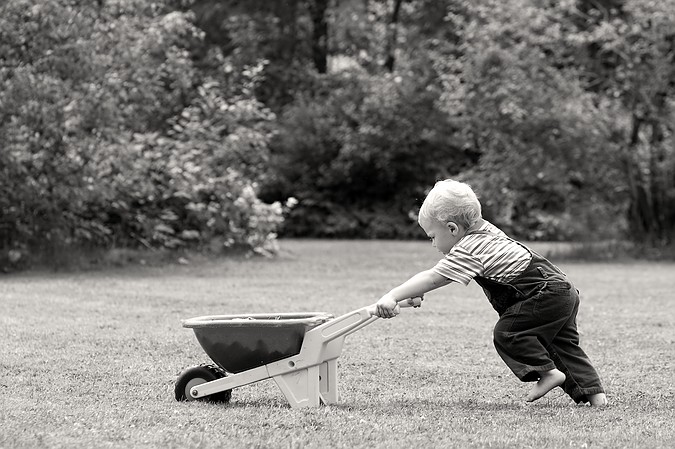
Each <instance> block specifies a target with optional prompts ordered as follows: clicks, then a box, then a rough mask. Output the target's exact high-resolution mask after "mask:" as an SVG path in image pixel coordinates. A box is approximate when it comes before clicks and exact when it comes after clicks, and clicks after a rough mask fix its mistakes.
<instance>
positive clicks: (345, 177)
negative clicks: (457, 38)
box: [263, 71, 468, 238]
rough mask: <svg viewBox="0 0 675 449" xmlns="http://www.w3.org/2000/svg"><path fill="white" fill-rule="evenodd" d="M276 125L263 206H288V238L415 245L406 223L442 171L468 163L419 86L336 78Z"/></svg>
mask: <svg viewBox="0 0 675 449" xmlns="http://www.w3.org/2000/svg"><path fill="white" fill-rule="evenodd" d="M317 84H319V85H320V86H321V88H319V89H316V90H315V91H314V92H313V93H312V95H306V96H303V97H300V98H298V99H297V100H296V102H295V103H294V104H293V105H292V106H291V107H289V108H287V109H286V110H285V112H284V113H283V114H282V115H281V117H280V118H279V121H280V128H281V129H280V132H279V134H278V136H277V137H276V138H275V139H274V140H273V141H272V143H271V151H272V165H273V166H274V167H275V172H274V177H273V178H272V179H269V180H268V181H267V182H266V183H265V184H264V189H263V191H264V194H265V197H266V198H268V199H276V200H279V199H283V198H287V197H295V198H297V200H298V205H297V206H296V207H295V208H293V209H292V211H291V212H290V213H289V214H288V216H287V220H286V223H285V226H284V228H283V232H284V234H285V235H304V236H328V237H373V238H375V237H378V238H379V237H386V238H395V237H398V238H402V237H413V236H419V233H418V230H417V229H416V226H415V222H414V220H412V219H411V213H412V212H413V211H415V210H416V208H417V207H419V204H420V203H421V200H422V199H423V197H424V189H425V188H427V187H428V184H429V182H430V180H433V179H435V178H437V177H439V176H442V174H443V173H442V172H441V171H442V170H443V168H442V167H453V169H454V170H459V169H460V167H462V166H463V165H465V164H466V162H467V158H468V157H467V155H466V154H465V152H464V151H463V149H462V147H461V142H457V141H456V140H455V139H454V134H453V133H454V131H455V130H456V126H455V125H454V124H453V123H452V122H450V121H449V120H448V118H447V115H446V114H444V113H442V112H440V111H438V109H437V108H436V107H435V101H436V98H437V94H438V92H436V91H435V90H434V89H433V86H432V85H427V84H425V83H424V82H423V81H422V80H419V79H413V78H404V77H400V76H394V75H391V74H385V75H369V74H367V73H365V72H362V71H343V72H339V73H335V74H331V75H326V76H322V77H320V79H319V82H318V83H317Z"/></svg>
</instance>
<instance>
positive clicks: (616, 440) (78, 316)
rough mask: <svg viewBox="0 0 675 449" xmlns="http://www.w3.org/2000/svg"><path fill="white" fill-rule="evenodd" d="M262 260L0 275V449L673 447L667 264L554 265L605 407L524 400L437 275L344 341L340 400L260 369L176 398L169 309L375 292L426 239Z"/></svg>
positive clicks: (185, 352) (467, 304)
mask: <svg viewBox="0 0 675 449" xmlns="http://www.w3.org/2000/svg"><path fill="white" fill-rule="evenodd" d="M281 246H282V253H281V255H280V257H278V258H277V259H273V260H269V259H259V258H253V259H245V258H233V259H224V260H217V261H202V262H195V263H193V264H190V265H175V266H168V267H162V268H157V267H154V268H153V267H132V268H124V269H111V270H105V271H96V272H86V273H76V274H73V273H45V272H41V273H24V274H18V275H11V276H4V277H0V305H1V307H2V313H1V314H0V448H15V447H22V448H39V447H50V448H52V447H63V448H75V447H77V448H79V447H82V448H94V447H96V448H98V447H120V448H201V447H203V448H210V447H213V448H216V447H234V448H238V447H250V448H268V447H269V448H304V447H308V448H310V447H313V448H323V447H341V448H354V447H367V448H378V447H380V448H410V447H429V448H432V447H438V448H446V447H457V448H469V447H496V448H508V447H511V448H529V447H532V448H562V447H575V448H578V447H592V448H623V447H629V448H666V447H668V448H671V447H673V445H674V444H675V386H674V385H673V383H674V382H673V381H674V380H675V365H674V363H675V298H674V296H673V292H674V291H675V265H674V264H668V263H646V262H644V263H643V262H637V263H602V264H596V263H587V262H573V261H567V260H565V261H560V262H559V265H560V266H561V268H563V270H564V271H566V272H567V273H568V274H569V275H570V276H571V278H572V279H573V280H574V281H575V283H576V285H577V287H578V288H579V289H580V290H581V292H582V303H581V310H580V313H579V324H580V330H581V333H582V336H581V337H582V345H583V347H584V348H585V349H586V351H587V353H588V354H589V356H590V357H591V359H592V360H593V361H594V363H595V365H596V367H597V368H598V369H599V371H600V373H601V375H602V376H603V379H604V382H605V386H606V388H607V392H608V397H609V400H610V403H611V405H610V406H609V407H608V408H606V409H592V408H589V407H581V406H576V405H574V404H573V403H572V401H571V400H570V399H569V398H568V397H567V396H565V395H563V393H562V390H560V389H556V390H554V391H552V392H551V393H549V394H548V395H547V396H546V397H544V398H543V399H541V400H539V401H537V402H535V403H532V404H527V403H525V402H524V400H523V399H524V397H525V395H526V393H527V391H528V389H529V386H530V385H528V384H522V383H520V382H519V381H518V380H517V379H516V378H515V376H513V375H512V374H511V373H510V371H508V369H507V368H506V366H505V365H504V363H503V362H502V361H501V360H500V359H499V357H498V356H497V354H496V352H495V350H494V348H493V347H492V341H491V332H492V326H493V324H494V322H495V321H496V314H495V312H494V311H492V309H491V308H490V306H489V304H488V302H487V300H486V299H485V298H484V296H482V293H481V292H480V290H479V288H478V287H477V286H476V285H475V284H472V285H470V286H469V287H466V288H465V287H462V286H457V285H451V286H448V287H445V288H443V289H440V290H437V291H435V292H432V293H430V294H428V295H427V297H426V301H425V302H424V305H423V307H422V308H421V309H414V310H413V309H405V310H403V312H402V314H401V315H400V316H399V317H397V318H395V319H393V320H386V321H385V320H378V321H376V322H374V323H373V324H372V325H370V326H367V327H365V328H364V329H362V330H360V331H358V332H357V333H355V334H353V335H351V336H349V337H348V338H347V340H346V342H345V347H344V350H343V353H342V357H341V358H340V370H341V371H340V372H341V395H342V399H341V402H340V404H339V405H333V406H322V407H319V408H313V409H291V408H289V406H288V404H287V402H286V399H285V398H284V396H283V395H282V394H281V392H280V390H279V389H278V388H277V386H276V384H275V383H274V382H273V381H271V380H267V381H263V382H258V383H255V384H252V385H249V386H245V387H242V388H239V389H235V390H234V391H233V394H232V401H231V402H230V403H229V404H209V403H204V402H189V403H188V402H181V403H179V402H176V401H175V400H174V398H173V388H174V381H175V379H176V376H177V374H178V373H179V372H180V371H181V370H182V369H183V368H186V367H188V366H191V365H198V364H200V363H204V362H208V358H207V357H206V355H205V354H204V352H203V351H202V349H201V347H200V346H199V344H198V343H197V341H196V339H195V338H194V334H193V332H192V330H190V329H184V328H182V327H181V324H180V320H181V319H185V318H190V317H194V316H199V315H214V314H226V313H255V312H305V311H325V312H330V313H332V314H334V315H338V314H342V313H346V312H349V311H351V310H354V309H357V308H359V307H362V306H365V305H368V304H370V303H372V302H374V301H376V300H377V299H378V298H379V296H380V295H381V294H382V293H384V292H386V291H387V290H388V289H389V288H390V287H391V286H393V285H394V284H395V283H397V282H400V281H402V280H404V279H406V278H407V277H408V276H410V275H412V274H414V273H415V272H417V271H418V270H420V269H424V268H428V267H429V266H431V265H432V264H433V263H435V261H436V259H437V257H438V255H437V253H435V251H434V250H433V248H431V246H430V245H429V244H428V243H426V242H376V241H356V242H353V241H301V240H287V241H282V242H281Z"/></svg>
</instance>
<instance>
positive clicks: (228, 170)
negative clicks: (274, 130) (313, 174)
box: [0, 0, 282, 267]
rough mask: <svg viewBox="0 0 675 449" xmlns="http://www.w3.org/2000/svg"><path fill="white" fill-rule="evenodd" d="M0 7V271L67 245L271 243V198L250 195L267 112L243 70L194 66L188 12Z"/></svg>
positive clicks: (128, 5) (129, 6)
mask: <svg viewBox="0 0 675 449" xmlns="http://www.w3.org/2000/svg"><path fill="white" fill-rule="evenodd" d="M1 12H2V14H0V59H1V60H3V66H2V67H1V68H0V141H1V142H2V149H1V151H0V193H1V194H0V212H1V215H0V231H1V234H0V266H5V267H7V266H19V265H21V264H22V263H27V262H28V261H29V259H30V258H31V257H37V255H38V254H47V255H49V254H54V253H55V252H57V251H64V250H67V249H68V248H74V247H95V248H110V247H120V246H121V247H126V246H141V247H149V248H195V247H196V248H204V247H208V248H210V249H214V250H217V251H219V250H222V249H223V248H226V247H233V246H241V247H246V248H250V249H255V250H257V251H263V252H267V251H269V250H273V249H274V238H275V231H276V228H277V226H278V225H279V224H280V223H281V221H282V219H281V206H280V205H279V204H271V205H269V204H265V203H263V202H261V201H260V200H259V199H258V197H257V193H256V192H257V183H258V182H260V181H261V180H263V179H264V176H265V167H266V158H267V154H268V142H269V140H270V136H271V131H270V126H269V123H270V122H271V121H272V120H273V119H274V116H273V115H272V114H271V113H270V112H269V111H268V110H266V109H265V108H264V107H263V106H262V105H261V104H260V103H258V102H257V101H256V100H255V99H253V98H252V96H251V94H250V93H247V92H248V91H249V90H250V86H253V85H255V84H256V83H257V82H258V79H257V78H256V72H255V70H246V69H245V68H242V69H241V70H242V73H241V74H236V76H234V75H233V76H231V77H230V78H226V77H224V76H221V79H218V80H216V79H214V77H213V76H212V75H211V72H209V71H203V70H200V69H198V68H197V67H196V65H195V64H196V63H195V61H197V60H198V58H197V54H198V53H199V51H201V50H203V44H202V43H201V39H202V34H203V33H202V32H201V31H200V30H198V29H197V28H195V27H194V26H193V24H192V21H193V17H192V15H191V14H190V13H182V12H175V11H170V10H169V9H167V8H164V7H162V5H161V4H153V5H151V6H148V7H146V6H145V5H144V4H143V2H132V1H129V2H117V3H113V4H111V5H107V4H106V5H105V6H101V7H97V6H95V5H86V6H85V5H80V6H77V5H74V4H71V3H68V2H61V1H56V0H47V1H44V2H35V1H28V0H11V1H9V2H6V3H5V4H3V6H2V7H1ZM82 36H90V37H89V38H88V39H84V38H82ZM212 60H213V61H215V62H212V67H210V69H211V71H212V72H213V73H220V74H223V73H225V70H224V68H223V66H224V65H225V64H226V61H225V59H224V58H223V57H222V55H220V56H219V55H217V54H216V55H215V57H214V58H212ZM214 64H215V65H218V64H220V66H219V68H214V67H213V65H214Z"/></svg>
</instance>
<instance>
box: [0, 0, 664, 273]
mask: <svg viewBox="0 0 675 449" xmlns="http://www.w3.org/2000/svg"><path fill="white" fill-rule="evenodd" d="M673 11H675V3H674V0H664V1H659V2H657V1H644V0H564V1H558V2H552V1H545V2H539V1H537V2H535V1H532V0H513V1H509V2H500V1H496V0H475V1H466V0H459V1H453V2H446V1H442V0H412V1H405V2H401V1H394V2H391V1H384V0H372V1H368V2H362V1H359V0H347V1H344V2H338V3H335V2H333V3H330V2H326V1H325V0H283V1H275V2H266V1H262V0H254V1H249V2H238V1H235V0H219V1H215V0H199V1H197V0H163V1H159V2H152V3H147V2H143V1H140V0H101V1H97V2H81V1H79V0H45V1H37V0H9V1H6V2H3V3H2V5H1V6H0V61H1V64H0V141H1V142H2V148H1V151H0V175H1V176H2V177H1V178H0V189H1V191H0V194H1V196H0V211H2V216H1V217H0V248H2V249H1V250H0V259H3V258H4V259H11V260H12V261H16V260H19V261H20V260H22V258H23V255H25V254H27V253H30V252H34V251H37V250H46V249H47V250H51V251H58V250H60V249H61V248H63V247H68V246H71V245H91V246H95V247H110V246H129V245H131V246H134V245H137V246H143V247H169V248H182V247H191V248H217V249H220V248H222V247H223V246H226V245H235V246H239V245H242V246H246V247H249V248H267V247H269V248H273V246H274V235H275V233H276V232H277V231H279V230H281V231H283V232H284V233H285V234H286V235H297V236H331V237H387V238H390V237H391V238H393V237H412V236H418V235H420V234H419V231H418V230H417V229H416V226H415V224H414V218H415V217H414V215H415V212H416V210H417V207H418V206H419V203H420V201H421V200H422V198H423V196H424V193H425V189H426V188H428V187H429V186H430V185H432V184H433V182H434V181H435V180H436V179H439V178H444V177H457V178H460V179H463V180H466V181H468V182H469V183H470V184H472V185H473V186H474V187H475V188H476V189H477V191H478V192H479V194H480V196H481V198H482V201H483V204H484V208H485V214H486V216H487V218H488V219H491V220H492V221H494V222H495V223H496V224H498V225H500V226H502V227H504V228H505V229H506V230H508V231H510V232H512V233H514V234H516V235H519V236H521V237H526V238H531V239H580V238H581V239H588V240H593V239H597V238H607V237H621V236H628V237H629V238H630V239H632V240H634V241H639V242H640V243H645V244H647V245H650V246H656V247H661V246H665V245H669V244H672V243H673V238H674V237H675V215H674V214H675V213H674V212H673V211H675V176H674V175H673V173H675V141H674V138H673V136H674V135H675V129H674V126H675V125H674V124H675V120H674V119H673V117H674V112H675V111H674V110H673V106H674V105H675V69H674V67H675V63H674V62H675V60H674V59H673V58H674V56H673V55H675V34H674V33H673V30H674V29H675V14H674V13H673ZM261 198H262V199H263V200H264V201H261ZM289 198H295V199H293V200H291V201H290V202H287V200H288V199H289ZM296 202H297V204H296ZM282 204H285V206H282ZM291 206H294V207H291ZM283 217H285V218H286V222H285V223H283V226H282V221H283V220H282V218H283ZM14 263H16V262H14ZM0 264H1V261H0Z"/></svg>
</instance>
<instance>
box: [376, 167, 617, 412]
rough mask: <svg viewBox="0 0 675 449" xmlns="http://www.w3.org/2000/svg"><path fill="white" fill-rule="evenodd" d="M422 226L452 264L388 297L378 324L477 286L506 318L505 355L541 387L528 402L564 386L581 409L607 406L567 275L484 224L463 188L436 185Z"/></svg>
mask: <svg viewBox="0 0 675 449" xmlns="http://www.w3.org/2000/svg"><path fill="white" fill-rule="evenodd" d="M419 224H420V226H421V227H422V229H424V231H425V232H426V234H427V235H428V236H429V238H430V239H431V242H432V245H433V246H434V247H435V248H436V249H438V251H440V252H441V253H443V254H444V255H445V257H444V258H443V259H441V260H440V261H439V262H438V263H437V264H436V266H435V267H433V268H432V269H430V270H427V271H422V272H421V273H418V274H416V275H415V276H413V277H412V278H410V279H409V280H408V281H406V282H404V283H403V284H401V285H399V286H398V287H395V288H394V289H392V290H391V291H390V292H389V293H387V294H386V295H384V296H383V297H382V298H381V299H380V300H379V301H378V302H377V315H378V316H380V317H382V318H392V317H394V316H395V315H396V314H397V313H398V309H397V308H396V304H397V302H399V301H403V300H405V299H407V298H410V297H415V296H421V295H423V294H424V293H426V292H428V291H430V290H434V289H436V288H438V287H442V286H444V285H447V284H449V283H451V282H459V283H461V284H464V285H467V284H468V283H469V282H470V281H471V279H473V280H475V281H476V282H477V283H478V284H479V285H480V286H481V287H482V288H483V291H484V292H485V295H486V296H487V297H488V300H489V301H490V303H491V304H492V306H493V307H494V309H495V310H496V311H497V313H498V314H499V320H498V321H497V324H496V325H495V328H494V344H495V348H496V349H497V352H498V353H499V355H500V356H501V358H502V359H503V360H504V362H505V363H506V365H508V367H509V368H510V369H511V371H513V373H514V374H515V375H516V376H517V377H518V378H519V379H520V380H521V381H523V382H535V381H536V384H535V385H534V387H533V388H532V390H531V391H530V393H529V394H528V395H527V398H526V399H527V401H528V402H532V401H536V400H537V399H539V398H541V397H542V396H544V395H545V394H546V393H548V392H549V391H551V390H552V389H553V388H555V387H558V386H560V387H562V388H563V389H564V390H565V392H566V393H567V394H568V395H569V396H570V397H571V398H572V399H573V400H574V401H575V402H577V403H585V402H589V403H590V404H591V405H592V406H604V405H606V404H607V398H606V396H605V392H604V389H603V387H602V384H601V382H600V377H599V376H598V373H597V372H596V371H595V368H593V365H591V362H590V360H589V359H588V357H587V356H586V354H585V353H584V351H583V350H582V349H581V347H580V346H579V333H578V332H577V326H576V317H577V311H578V310H579V294H578V293H579V292H578V290H576V289H575V288H574V286H573V285H572V283H571V282H570V281H569V279H567V277H566V276H565V274H564V273H563V272H562V271H560V270H559V269H558V268H557V267H556V266H555V265H553V264H552V263H551V262H549V261H548V260H546V259H545V258H543V257H542V256H540V255H539V254H537V253H535V252H534V251H532V250H530V249H529V248H527V247H526V246H524V245H522V244H521V243H518V242H516V241H515V240H512V239H510V238H509V237H507V236H506V234H504V233H503V232H502V231H501V230H499V229H498V228H497V227H496V226H494V225H492V224H491V223H489V222H487V221H486V220H484V219H483V218H482V217H481V206H480V203H479V201H478V198H476V195H475V193H474V192H473V190H471V187H469V186H468V185H467V184H464V183H461V182H457V181H452V180H446V181H440V182H438V183H436V185H435V186H434V188H433V189H432V190H431V191H430V192H429V194H428V195H427V197H426V199H425V200H424V202H423V204H422V207H421V209H420V213H419Z"/></svg>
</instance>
